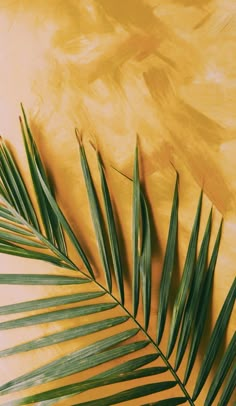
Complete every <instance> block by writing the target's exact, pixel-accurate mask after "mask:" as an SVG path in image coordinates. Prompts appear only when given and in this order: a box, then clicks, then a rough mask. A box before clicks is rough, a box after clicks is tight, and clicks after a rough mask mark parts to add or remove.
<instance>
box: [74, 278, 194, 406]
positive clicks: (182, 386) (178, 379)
mask: <svg viewBox="0 0 236 406" xmlns="http://www.w3.org/2000/svg"><path fill="white" fill-rule="evenodd" d="M79 272H80V273H81V274H82V275H83V276H84V277H86V278H88V279H90V280H91V282H94V283H95V284H96V285H97V286H98V287H99V288H100V289H101V290H103V291H104V292H105V293H106V294H108V295H109V296H110V297H111V298H112V299H113V300H114V301H115V302H116V303H117V305H118V306H120V307H121V308H122V310H123V311H124V312H125V313H126V314H127V315H128V317H129V318H131V319H132V320H133V322H134V323H135V324H136V325H137V327H138V328H139V329H140V330H141V331H142V333H143V334H144V335H145V336H146V337H147V339H148V341H150V343H151V344H152V345H153V347H154V348H155V350H156V351H157V352H158V353H159V355H160V357H161V359H162V361H163V362H164V363H165V364H166V366H167V367H168V369H169V371H170V373H171V374H172V376H173V377H174V379H175V381H177V383H178V385H179V387H180V389H181V390H182V392H183V393H184V395H185V397H186V400H187V401H188V402H189V404H190V405H191V406H195V404H194V402H193V401H192V399H191V396H190V394H189V393H188V391H187V389H186V388H185V386H184V384H183V383H182V381H181V379H180V378H179V376H178V375H177V373H176V372H175V370H174V369H173V367H172V366H171V364H170V363H169V361H168V359H167V358H166V357H165V355H164V353H163V352H162V351H161V349H160V348H159V346H158V345H157V344H156V342H155V341H154V340H153V338H152V337H151V336H150V335H149V334H148V332H147V331H146V330H145V329H144V327H143V326H142V325H141V324H140V323H139V322H138V320H136V319H135V318H134V317H133V315H132V314H131V313H130V312H129V310H128V309H126V307H125V306H123V305H122V303H121V302H120V301H119V300H118V299H117V298H116V297H115V296H114V295H113V294H112V293H111V292H109V291H108V290H107V289H106V288H104V286H102V285H101V284H100V283H99V282H98V281H96V280H95V279H93V278H92V277H91V276H90V275H87V274H86V273H85V272H83V271H81V270H79Z"/></svg>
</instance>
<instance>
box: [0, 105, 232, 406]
mask: <svg viewBox="0 0 236 406" xmlns="http://www.w3.org/2000/svg"><path fill="white" fill-rule="evenodd" d="M22 113H23V120H22V121H21V127H22V133H23V138H24V142H25V149H26V155H27V158H28V162H29V168H30V174H31V179H32V183H33V185H34V188H35V193H36V195H37V199H38V208H36V207H34V206H33V204H32V201H31V198H30V194H29V193H28V190H27V187H26V185H25V183H24V180H23V177H22V175H21V173H20V171H19V168H18V166H17V165H16V162H15V160H14V158H13V155H12V154H11V151H10V149H9V148H8V146H7V144H6V143H5V142H4V141H3V140H1V141H0V253H7V254H11V255H17V256H22V257H26V258H34V259H40V260H44V261H47V262H50V263H52V264H55V265H57V266H58V267H60V268H65V269H66V268H67V269H70V270H76V271H77V275H78V276H73V277H72V276H70V273H68V274H67V275H64V274H63V275H50V274H32V273H31V274H26V273H25V274H6V273H3V274H0V284H4V285H32V286H36V285H41V286H44V285H54V286H62V287H63V285H75V286H76V285H78V284H79V285H80V292H79V293H70V294H65V293H60V294H58V295H57V296H53V295H52V296H49V297H46V298H39V299H36V300H29V301H25V302H20V303H12V304H8V305H5V306H1V307H0V315H1V316H4V319H3V321H2V322H0V329H1V330H8V329H16V328H18V327H21V328H25V329H27V328H28V326H33V325H37V324H41V323H53V322H55V321H60V320H62V321H64V320H69V319H73V318H77V317H81V316H87V315H91V322H88V321H83V319H81V320H82V321H81V323H80V324H79V325H75V326H73V327H70V328H68V329H65V330H62V331H59V332H56V333H54V334H48V335H43V336H41V337H39V338H38V339H32V340H30V341H27V342H23V343H18V344H17V345H14V346H11V347H8V348H5V349H2V350H1V351H0V357H8V356H10V355H14V354H15V355H17V354H19V353H23V352H28V351H32V350H37V349H39V348H43V347H44V348H48V347H50V346H53V345H54V344H58V343H63V342H66V341H68V340H73V339H78V338H80V337H84V339H83V343H84V345H83V347H82V348H79V349H77V350H76V351H73V352H68V354H66V355H63V356H61V355H59V356H58V358H57V359H56V360H54V361H50V362H47V363H46V362H44V363H43V365H42V366H41V367H38V368H36V369H34V370H33V371H32V370H31V371H28V372H26V373H24V374H23V375H20V376H18V377H16V378H15V379H12V380H10V381H8V382H5V383H4V384H2V386H1V387H0V392H1V395H5V394H10V393H12V392H15V391H18V390H23V389H28V388H31V387H32V388H34V389H37V391H38V392H37V393H35V391H34V392H33V393H34V394H33V395H31V396H24V397H22V395H19V399H16V400H12V401H11V402H10V403H9V402H7V403H5V405H8V406H14V405H15V406H16V405H26V404H30V403H38V402H42V403H40V404H43V405H44V406H49V405H52V404H54V403H55V402H57V401H61V400H62V401H63V399H66V398H68V397H70V396H72V395H79V394H80V393H83V392H85V391H89V390H91V389H96V388H100V387H105V386H112V385H114V384H121V383H122V382H127V383H128V382H130V387H128V389H126V390H123V389H122V388H121V386H118V385H115V386H112V388H113V394H111V395H110V396H106V395H100V398H99V396H98V398H97V399H95V400H90V401H89V400H88V401H86V402H82V403H79V404H80V405H93V404H94V405H96V406H97V405H102V406H104V405H112V404H117V403H126V402H128V401H129V400H135V399H138V398H144V397H147V402H148V400H149V398H148V396H149V395H150V394H155V393H159V392H162V391H164V394H163V395H158V397H157V399H156V401H154V402H152V403H145V404H146V405H160V406H161V405H163V406H164V405H168V406H171V405H178V404H183V403H186V402H187V403H188V404H190V405H191V406H194V404H195V399H197V397H198V396H199V394H200V393H201V392H202V390H203V387H204V384H205V381H206V378H207V377H208V375H209V373H210V372H211V373H212V374H213V365H214V361H215V358H216V355H217V354H218V352H219V349H220V345H221V342H222V339H223V335H224V334H225V332H226V328H227V325H228V323H229V319H230V315H231V312H232V308H233V304H234V301H235V293H236V282H235V281H234V282H233V285H232V287H231V289H230V291H229V293H228V295H227V297H226V299H225V301H224V303H223V306H222V310H221V312H220V314H219V317H218V319H217V321H216V323H215V326H214V327H213V331H212V333H211V336H210V338H209V341H208V344H207V348H206V352H205V356H204V358H203V361H202V365H201V368H200V371H199V373H198V376H197V377H196V378H194V377H193V380H194V382H195V389H194V393H193V395H192V396H191V394H190V393H189V389H188V386H187V381H188V378H189V376H190V373H191V371H192V368H193V367H194V365H195V359H196V356H197V353H198V348H199V344H200V341H201V338H202V335H203V332H204V326H205V323H206V318H207V313H208V310H209V308H210V295H211V291H212V286H213V276H214V270H215V266H216V261H217V256H218V252H219V245H220V238H221V230H222V222H221V224H220V228H219V231H218V234H217V238H216V241H215V245H214V248H213V252H212V255H211V258H210V261H209V263H208V249H209V241H210V237H211V222H212V212H210V215H209V218H208V222H207V225H206V228H205V233H204V236H203V239H202V242H201V247H200V250H199V254H198V255H197V243H198V233H199V226H200V215H201V205H202V197H203V193H202V192H201V195H200V199H199V202H198V207H197V212H196V216H195V221H194V225H193V228H192V232H191V236H190V240H189V244H188V249H187V255H186V260H185V265H184V269H183V273H182V278H181V281H180V283H179V286H178V289H177V294H176V296H175V298H174V309H173V312H172V320H171V328H170V331H169V332H168V333H169V336H168V338H169V339H168V348H167V355H165V354H164V352H163V349H162V347H161V346H160V343H161V339H162V336H163V333H164V329H165V320H166V315H167V309H168V308H169V293H170V284H171V278H172V277H173V276H172V274H173V268H174V263H175V260H176V247H177V229H178V174H177V177H176V184H175V190H174V195H173V201H172V210H171V218H170V226H169V233H168V238H167V245H166V251H165V254H164V264H163V272H162V278H161V285H160V291H159V292H155V293H154V294H157V295H158V296H159V305H158V311H157V334H156V336H152V335H151V333H149V329H148V326H149V322H150V321H151V322H152V326H153V315H152V314H151V301H152V292H151V280H152V269H151V264H152V250H151V220H150V216H149V209H148V207H149V204H148V201H147V198H146V196H145V193H144V191H143V190H142V187H141V184H140V175H139V163H138V161H139V157H138V155H139V148H138V145H136V149H135V159H134V168H133V179H130V178H129V177H128V176H126V177H127V178H128V179H130V181H131V184H132V188H133V205H132V210H133V214H132V256H133V261H132V262H133V264H132V267H133V272H132V281H131V284H132V307H133V309H132V313H131V312H130V311H129V309H128V308H127V307H126V302H125V298H126V294H127V291H126V289H125V288H124V272H123V270H122V265H121V255H122V253H121V252H120V247H119V234H118V231H117V228H116V219H115V214H114V210H113V202H112V199H111V196H110V192H109V186H108V183H107V180H106V174H105V170H104V167H103V164H102V159H101V157H100V155H99V153H98V152H96V153H97V160H98V171H99V173H100V181H101V191H102V199H103V204H104V208H105V218H104V219H103V216H102V211H101V208H100V202H99V199H98V197H97V196H98V195H97V190H96V189H95V183H94V181H93V178H92V175H91V172H90V168H89V164H88V160H87V157H86V152H85V148H84V145H83V143H82V139H81V136H80V135H79V133H78V131H76V134H77V137H78V141H79V148H80V159H81V165H82V170H83V176H84V180H85V184H86V188H87V194H88V201H89V205H90V210H91V217H92V220H93V224H94V232H95V236H96V239H97V243H98V248H99V252H100V256H101V261H102V264H103V268H104V275H105V279H106V284H105V285H104V284H103V283H101V282H100V281H98V280H97V279H96V277H95V275H94V272H93V269H92V266H91V264H90V261H89V258H88V257H87V256H86V253H85V251H84V250H83V248H82V246H81V245H80V242H79V240H78V238H77V236H76V235H75V233H74V232H73V230H72V228H71V226H70V224H69V222H68V221H67V219H66V217H65V216H64V214H63V212H62V210H61V208H60V207H59V206H58V204H57V201H56V196H55V193H54V191H53V188H52V185H51V183H50V181H49V179H48V176H47V171H46V168H45V166H44V164H43V161H42V159H41V157H40V154H39V151H38V149H37V146H36V143H35V140H34V138H33V135H32V133H31V130H30V127H29V124H28V121H27V118H26V115H25V112H24V109H23V107H22ZM122 175H123V174H122ZM123 176H125V175H123ZM38 209H39V210H38ZM38 211H39V213H40V215H39V216H36V213H38ZM104 220H105V221H104ZM39 224H40V225H41V224H42V227H41V226H39ZM106 231H107V234H106ZM64 233H65V234H67V236H68V237H69V239H70V241H71V243H72V244H73V245H74V247H75V248H76V250H77V252H78V254H79V255H80V257H81V259H82V261H83V263H84V265H85V267H86V270H87V271H88V272H84V271H82V270H79V269H78V267H77V265H76V264H75V263H74V262H73V261H72V260H71V259H70V256H69V251H68V249H67V247H66V243H65V238H64ZM107 237H108V238H107ZM110 254H111V259H112V266H111V263H110V262H111V261H110ZM113 271H114V277H115V281H116V285H117V289H118V295H119V297H118V298H117V297H116V293H115V291H114V289H113V286H112V277H113V275H112V272H113ZM62 289H63V288H62ZM103 296H104V302H101V300H103ZM140 298H142V313H143V323H141V322H140V317H138V318H137V314H138V313H139V316H140V314H141V311H140V310H141V309H139V299H140ZM87 300H92V302H91V303H90V304H87V303H82V302H83V301H86V302H87ZM68 305H69V306H68ZM71 305H73V306H74V307H71ZM58 306H60V307H59V308H58ZM61 306H63V308H61ZM64 306H65V307H64ZM113 309H116V310H115V311H116V312H117V311H118V314H117V313H115V314H114V315H112V311H113ZM106 310H109V312H108V313H109V316H108V317H106V316H107V314H108V313H105V311H106ZM31 311H33V312H35V311H37V314H28V313H26V314H24V315H23V316H22V315H20V317H19V316H18V315H19V313H22V312H31ZM96 313H100V314H101V316H102V317H101V320H97V321H95V320H94V317H93V316H94V315H95V314H96ZM8 315H10V316H11V319H7V318H6V316H8ZM14 315H17V318H14ZM99 319H100V317H99ZM84 320H87V317H86V318H84ZM154 320H155V319H154ZM113 327H114V328H115V330H111V329H112V328H113ZM150 330H151V329H150ZM16 331H17V330H16ZM98 332H100V334H102V337H103V338H102V339H101V336H100V338H99V339H98V338H97V337H96V333H98ZM93 334H94V335H93ZM90 335H93V336H92V338H93V339H94V341H92V343H91V341H90V340H89V344H86V338H87V337H88V336H90ZM142 337H143V339H142ZM190 339H191V342H190V351H189V356H188V359H187V363H186V364H187V365H186V367H184V379H182V378H181V376H180V375H179V373H178V367H179V365H180V364H181V362H182V360H183V359H184V357H183V356H184V354H186V348H187V345H188V343H189V341H190ZM144 348H145V352H144ZM174 349H175V350H176V354H177V355H176V359H175V362H174V364H173V362H172V360H171V359H170V355H171V353H172V351H173V350H174ZM136 352H138V355H137V356H136V357H134V354H135V353H136ZM157 359H158V363H161V364H162V365H159V364H158V365H156V364H155V362H156V360H157ZM234 360H235V335H234V336H233V338H232V340H231V342H230V343H229V345H228V346H227V348H226V350H225V354H224V355H223V356H222V357H221V360H220V362H219V365H218V368H216V372H215V374H213V378H212V383H211V385H210V386H209V388H208V389H209V390H208V392H207V393H206V395H205V397H206V401H205V403H206V405H210V404H212V402H214V401H215V399H216V396H217V395H218V392H219V391H221V394H222V395H221V398H220V401H219V405H220V406H222V405H225V406H227V405H228V402H229V401H230V398H231V396H232V393H233V390H234V387H235V380H236V379H235V368H234ZM109 362H112V365H110V364H109ZM149 364H150V365H149ZM99 366H100V367H102V372H98V373H97V372H96V367H99ZM230 368H231V370H230ZM83 371H87V373H88V378H87V379H86V380H84V378H80V374H79V373H80V372H83ZM164 372H165V373H167V374H170V377H171V380H169V378H166V380H165V377H164V381H163V378H162V379H159V375H160V374H161V373H164ZM72 374H73V375H74V374H77V375H76V382H75V383H73V384H69V385H64V386H63V385H61V386H57V387H55V386H54V384H53V382H54V381H57V380H59V379H61V378H64V377H69V376H71V375H72ZM151 376H152V377H153V378H152V379H155V382H154V383H150V382H149V380H148V378H149V377H151ZM141 378H142V381H139V380H140V379H141ZM145 378H146V382H145V383H144V379H145ZM167 379H168V380H167ZM50 382H51V383H52V387H50ZM140 382H141V385H140ZM44 383H48V384H49V389H48V390H47V391H45V389H42V388H41V387H40V385H41V384H44ZM58 384H59V385H60V381H58ZM175 387H178V391H180V392H182V396H177V393H174V395H173V396H172V397H171V396H170V394H169V393H168V392H167V391H168V389H170V388H175ZM100 393H102V392H100ZM165 395H166V396H165ZM162 397H163V400H161V398H162ZM88 399H89V398H88ZM143 403H144V401H143Z"/></svg>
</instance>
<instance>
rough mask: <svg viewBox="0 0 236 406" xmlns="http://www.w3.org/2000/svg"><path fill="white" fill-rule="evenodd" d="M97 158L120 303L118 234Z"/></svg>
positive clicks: (121, 282) (102, 172)
mask: <svg viewBox="0 0 236 406" xmlns="http://www.w3.org/2000/svg"><path fill="white" fill-rule="evenodd" d="M97 159H98V167H99V172H100V178H101V186H102V192H103V200H104V206H105V210H106V218H107V223H108V231H109V241H110V248H111V254H112V261H113V267H114V272H115V277H116V283H117V287H118V290H119V294H120V301H121V303H122V304H124V282H123V272H122V263H121V257H120V249H119V242H118V235H117V231H116V225H115V218H114V214H113V209H112V203H111V198H110V193H109V189H108V186H107V181H106V177H105V173H104V169H103V166H102V162H101V158H100V156H99V154H98V153H97Z"/></svg>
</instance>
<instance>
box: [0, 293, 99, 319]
mask: <svg viewBox="0 0 236 406" xmlns="http://www.w3.org/2000/svg"><path fill="white" fill-rule="evenodd" d="M104 294H105V292H103V291H100V292H82V293H75V294H71V295H63V296H55V297H50V298H47V299H38V300H30V301H27V302H20V303H16V304H12V305H6V306H0V316H3V315H6V314H15V313H21V312H27V311H32V310H39V309H45V308H46V309H47V308H49V307H54V306H62V305H66V304H71V303H77V302H82V301H84V300H90V299H94V298H97V297H100V296H103V295H104Z"/></svg>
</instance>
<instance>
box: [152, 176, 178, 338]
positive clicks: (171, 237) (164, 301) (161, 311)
mask: <svg viewBox="0 0 236 406" xmlns="http://www.w3.org/2000/svg"><path fill="white" fill-rule="evenodd" d="M178 200H179V199H178V174H177V175H176V183H175V190H174V196H173V203H172V209H171V218H170V225H169V232H168V239H167V245H166V252H165V258H164V263H163V269H162V276H161V284H160V293H159V304H158V318H157V343H158V345H159V344H160V342H161V339H162V335H163V331H164V327H165V322H166V315H167V307H168V298H169V294H170V284H171V277H172V273H173V269H174V262H175V255H176V246H177V232H178Z"/></svg>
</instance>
